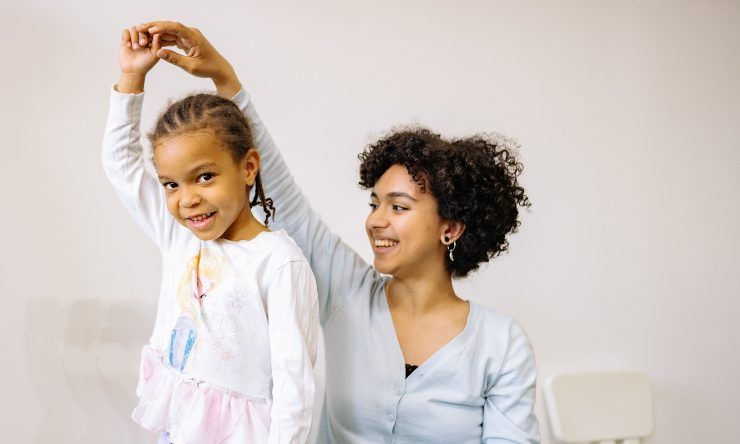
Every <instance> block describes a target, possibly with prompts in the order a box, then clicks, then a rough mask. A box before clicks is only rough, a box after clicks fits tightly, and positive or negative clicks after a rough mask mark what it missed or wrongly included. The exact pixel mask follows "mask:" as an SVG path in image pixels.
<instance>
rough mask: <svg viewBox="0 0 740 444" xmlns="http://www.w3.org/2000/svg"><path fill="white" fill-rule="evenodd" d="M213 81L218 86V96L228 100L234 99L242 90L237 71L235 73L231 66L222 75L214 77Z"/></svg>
mask: <svg viewBox="0 0 740 444" xmlns="http://www.w3.org/2000/svg"><path fill="white" fill-rule="evenodd" d="M211 80H213V84H214V85H215V86H216V92H217V93H218V95H219V96H221V97H224V98H226V99H230V98H232V97H234V95H236V93H238V92H239V90H240V89H241V88H242V84H241V82H239V77H237V76H236V71H234V68H232V67H231V65H229V66H228V68H227V69H225V70H224V71H223V72H222V73H219V74H218V75H215V76H213V77H212V78H211Z"/></svg>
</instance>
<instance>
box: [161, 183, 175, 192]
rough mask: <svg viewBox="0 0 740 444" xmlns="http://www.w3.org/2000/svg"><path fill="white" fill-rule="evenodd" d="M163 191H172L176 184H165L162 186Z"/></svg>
mask: <svg viewBox="0 0 740 444" xmlns="http://www.w3.org/2000/svg"><path fill="white" fill-rule="evenodd" d="M162 186H163V187H164V189H165V190H167V191H172V190H174V189H175V188H177V184H176V183H175V182H165V183H163V184H162Z"/></svg>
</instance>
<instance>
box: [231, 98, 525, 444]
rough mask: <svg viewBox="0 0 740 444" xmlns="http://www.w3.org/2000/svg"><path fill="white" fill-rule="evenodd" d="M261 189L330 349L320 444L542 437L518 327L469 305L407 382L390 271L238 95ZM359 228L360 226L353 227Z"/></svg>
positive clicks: (496, 440)
mask: <svg viewBox="0 0 740 444" xmlns="http://www.w3.org/2000/svg"><path fill="white" fill-rule="evenodd" d="M234 100H235V102H236V103H237V105H239V107H240V108H241V109H242V111H243V112H244V113H245V114H246V116H247V117H248V118H249V120H250V122H251V123H252V125H253V134H254V137H255V141H256V144H257V150H258V151H259V153H260V156H261V162H262V168H263V171H264V173H263V175H262V180H263V185H264V188H265V193H266V195H268V196H270V197H272V198H273V200H274V202H275V205H276V207H277V208H278V209H279V210H278V212H277V217H276V220H275V226H276V227H280V228H284V229H285V230H287V231H288V233H289V234H290V235H291V236H292V237H293V239H295V241H296V243H297V244H298V246H299V247H300V248H301V249H302V250H303V253H304V254H305V255H306V257H307V258H308V260H309V262H310V264H311V268H312V269H313V272H314V273H315V275H316V281H317V284H318V291H319V305H320V314H321V324H322V327H323V332H324V342H325V349H326V398H325V402H324V408H323V412H322V419H321V421H322V422H321V429H320V435H319V443H322V444H323V443H341V444H345V443H348V444H364V443H367V444H370V443H374V444H375V443H408V444H412V443H425V444H434V443H439V444H449V443H455V444H461V443H480V442H485V443H538V442H539V425H538V421H537V418H536V416H535V415H534V412H533V406H534V401H535V383H536V374H537V372H536V366H535V361H534V356H533V353H532V348H531V346H530V343H529V340H528V339H527V336H526V334H525V332H524V330H523V329H522V328H521V327H520V326H519V324H517V323H516V322H515V321H514V320H513V319H511V318H510V317H508V316H506V315H504V314H502V313H499V312H496V311H494V310H491V309H488V308H486V307H483V306H480V305H478V304H475V303H471V304H470V313H469V315H468V320H467V324H466V326H465V328H464V330H463V331H462V332H461V333H460V334H459V335H458V336H457V337H455V338H454V339H453V340H452V341H450V342H449V343H448V344H446V345H445V346H444V347H442V348H441V349H440V350H438V351H437V352H436V353H435V354H434V355H433V356H432V357H430V358H429V359H428V360H427V361H425V362H424V363H423V364H422V365H420V366H419V368H418V369H416V370H415V371H414V372H413V373H412V374H411V375H410V376H409V377H408V378H406V377H405V363H404V359H403V354H402V352H401V348H400V346H399V344H398V339H397V337H396V333H395V328H394V326H393V321H392V319H391V316H390V311H389V309H388V304H387V299H386V294H385V284H386V283H387V279H388V278H386V277H384V276H382V275H381V274H380V273H378V272H377V271H376V270H375V269H374V268H373V267H372V266H370V265H369V264H367V263H366V262H365V261H364V260H363V259H362V258H361V257H360V256H359V255H358V254H357V253H356V252H355V251H353V250H352V249H351V248H350V247H349V246H348V245H347V244H345V243H344V242H342V240H341V239H340V238H339V236H337V235H336V234H334V233H332V232H331V230H330V229H329V227H328V226H327V225H326V224H325V223H324V222H323V221H322V220H321V218H320V217H319V215H318V214H316V212H315V211H314V210H313V209H312V208H311V205H310V203H309V202H308V200H307V199H306V197H305V196H304V195H303V193H302V192H301V190H300V188H299V187H298V186H297V185H296V183H295V181H294V180H293V177H292V176H291V174H290V171H289V170H288V167H287V166H286V164H285V162H284V160H283V158H282V157H281V155H280V153H279V151H278V149H277V147H276V146H275V144H274V142H273V140H272V138H271V137H270V134H269V133H268V132H267V130H266V128H265V126H264V125H263V124H262V121H261V119H260V117H259V115H258V114H257V112H256V110H255V108H254V106H253V105H252V103H251V101H250V98H249V95H248V94H247V93H246V92H244V91H240V92H239V93H238V94H237V95H236V96H235V97H234ZM358 229H359V227H358Z"/></svg>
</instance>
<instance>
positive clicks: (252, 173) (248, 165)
mask: <svg viewBox="0 0 740 444" xmlns="http://www.w3.org/2000/svg"><path fill="white" fill-rule="evenodd" d="M241 167H242V170H243V172H244V181H245V182H246V184H247V185H248V186H249V187H252V186H253V185H254V183H255V181H256V180H257V173H259V171H260V155H259V153H257V150H255V149H254V148H250V149H249V151H247V154H245V155H244V159H242V161H241Z"/></svg>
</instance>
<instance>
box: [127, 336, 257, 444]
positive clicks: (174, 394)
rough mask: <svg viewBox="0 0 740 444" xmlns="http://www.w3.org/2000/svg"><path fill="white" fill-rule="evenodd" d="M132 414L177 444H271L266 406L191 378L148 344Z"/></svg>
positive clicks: (141, 423) (147, 427) (142, 362)
mask: <svg viewBox="0 0 740 444" xmlns="http://www.w3.org/2000/svg"><path fill="white" fill-rule="evenodd" d="M136 394H137V395H138V396H139V404H138V405H137V406H136V408H135V409H134V412H133V414H132V415H131V416H132V417H133V419H134V421H136V422H137V423H139V424H140V425H141V426H142V427H144V428H145V429H147V430H150V431H152V432H168V433H169V434H170V440H171V441H172V442H173V443H175V444H217V443H218V444H221V443H224V444H229V443H237V442H238V443H265V442H267V439H268V434H269V431H270V407H269V405H268V404H266V403H261V402H255V401H253V400H251V399H248V398H245V397H243V396H239V395H237V394H234V393H230V392H228V391H227V390H223V389H220V388H218V387H214V386H212V385H209V384H207V383H205V382H198V381H194V380H192V379H189V378H187V377H185V376H183V375H182V374H181V373H179V372H178V371H177V370H175V369H172V368H171V367H169V366H167V365H165V364H164V361H163V359H162V354H161V353H160V352H159V351H157V350H155V349H153V348H151V347H149V346H145V347H144V350H143V351H142V354H141V371H140V374H139V384H138V386H137V387H136Z"/></svg>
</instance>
